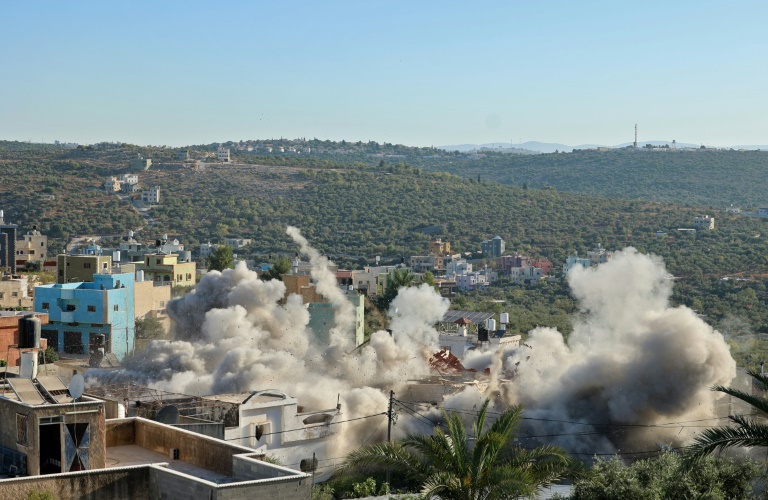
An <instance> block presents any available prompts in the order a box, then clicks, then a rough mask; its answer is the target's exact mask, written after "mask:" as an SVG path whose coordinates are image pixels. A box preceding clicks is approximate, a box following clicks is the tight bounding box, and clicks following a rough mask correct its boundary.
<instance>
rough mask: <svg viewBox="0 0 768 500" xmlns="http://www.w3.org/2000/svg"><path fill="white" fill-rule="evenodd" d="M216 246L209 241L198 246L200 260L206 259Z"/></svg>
mask: <svg viewBox="0 0 768 500" xmlns="http://www.w3.org/2000/svg"><path fill="white" fill-rule="evenodd" d="M218 246H219V244H218V243H211V242H210V241H209V242H208V243H203V244H202V245H200V258H201V259H207V258H208V257H210V256H211V254H212V253H213V251H214V250H215V249H216V247H218Z"/></svg>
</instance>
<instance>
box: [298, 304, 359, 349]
mask: <svg viewBox="0 0 768 500" xmlns="http://www.w3.org/2000/svg"><path fill="white" fill-rule="evenodd" d="M346 297H347V300H349V301H350V302H351V303H352V305H353V306H354V309H355V331H354V343H355V347H357V346H359V345H362V343H363V341H364V340H365V297H364V296H363V295H357V294H355V293H353V294H348V295H346ZM307 309H308V310H309V325H308V326H309V327H310V328H311V329H312V331H313V332H314V334H315V336H316V337H317V338H318V339H320V345H330V342H331V336H330V332H331V328H333V325H334V322H335V321H336V313H337V309H336V308H335V307H334V306H333V304H331V303H330V302H327V301H325V300H323V301H322V302H310V303H308V304H307Z"/></svg>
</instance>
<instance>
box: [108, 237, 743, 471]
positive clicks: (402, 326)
mask: <svg viewBox="0 0 768 500" xmlns="http://www.w3.org/2000/svg"><path fill="white" fill-rule="evenodd" d="M288 234H289V235H290V236H291V237H292V238H293V239H294V240H295V241H296V242H297V244H298V245H299V246H300V249H301V252H302V253H303V254H304V255H306V256H307V257H308V258H309V261H310V264H311V273H312V278H313V281H314V282H315V284H316V286H317V290H318V291H319V292H320V293H321V294H322V295H323V296H324V297H325V298H326V299H327V300H328V301H329V302H331V303H332V304H333V305H334V306H335V309H336V311H337V313H336V316H335V322H334V325H333V327H332V330H331V336H330V342H329V343H327V344H325V345H323V344H321V343H319V342H318V339H317V337H316V336H315V335H314V333H313V332H312V331H311V329H309V328H308V324H309V313H308V310H307V308H306V306H305V305H304V304H302V303H301V298H300V297H299V296H296V295H291V296H289V297H288V298H287V299H286V300H283V297H284V295H285V290H286V288H285V286H284V285H283V283H282V282H280V281H276V280H273V281H268V282H265V281H261V280H260V279H259V278H258V276H257V275H256V273H254V272H252V271H249V270H248V269H247V268H246V266H245V264H243V263H240V264H238V266H237V267H236V268H235V269H228V270H225V271H223V272H217V271H212V272H209V273H208V274H206V275H205V276H204V277H203V278H202V279H201V280H200V283H199V284H198V285H197V286H196V288H195V290H194V291H193V292H192V293H190V294H188V295H186V296H184V297H182V298H180V299H176V300H173V301H172V302H171V303H170V304H169V306H168V309H169V314H170V315H171V317H172V319H173V321H174V329H173V332H172V333H173V334H174V338H175V340H173V341H154V342H152V343H151V344H150V346H149V347H148V348H147V349H146V350H145V351H143V352H140V353H137V354H136V355H135V356H133V357H131V358H129V359H128V360H126V362H125V363H124V367H125V368H124V369H122V370H119V371H117V372H102V373H98V372H97V373H96V376H97V377H98V378H99V380H100V381H105V382H108V381H115V380H121V381H126V380H131V381H136V382H138V383H144V384H147V385H150V386H152V387H156V388H160V389H166V390H171V391H174V392H181V393H187V394H200V395H207V394H221V393H231V392H243V391H253V390H262V389H280V390H282V391H284V392H286V393H288V394H290V395H291V396H295V397H297V398H298V399H299V401H300V404H302V405H304V406H306V407H308V408H315V409H322V408H330V407H333V406H335V404H336V400H337V397H339V395H340V398H341V404H342V411H343V412H344V415H343V418H344V419H354V418H357V417H363V416H366V415H372V414H377V413H381V412H383V411H384V410H385V409H386V407H387V394H388V391H389V390H390V389H393V390H395V391H396V393H399V394H401V393H402V392H400V391H401V389H403V388H404V385H405V384H406V383H407V382H408V381H409V380H414V379H419V378H420V377H422V376H425V375H428V374H430V368H429V364H428V359H429V357H430V356H431V355H432V354H433V353H435V352H436V351H437V350H438V349H439V335H438V333H437V331H436V330H435V328H434V325H435V323H437V322H438V321H439V320H440V318H441V317H442V316H443V314H444V313H445V311H446V310H447V309H448V305H449V304H448V301H447V300H446V299H443V298H441V297H440V296H439V295H438V294H437V293H436V292H435V290H434V289H432V288H431V287H429V286H428V285H421V286H419V287H413V288H407V289H401V290H400V293H399V294H398V296H397V297H396V298H395V300H394V301H393V302H392V305H391V307H390V311H389V316H390V319H391V322H390V328H391V330H392V334H390V333H388V332H386V331H378V332H375V333H373V335H372V336H371V338H370V342H369V343H367V344H366V345H364V346H362V347H360V348H357V349H355V348H354V340H353V339H354V336H353V328H354V323H355V320H354V316H353V311H352V309H351V307H350V306H349V302H348V301H347V299H346V298H345V297H344V295H343V293H342V291H341V290H340V289H339V288H338V286H337V283H336V277H335V275H334V274H333V273H332V272H331V271H330V270H329V267H328V264H329V262H328V260H327V259H326V258H325V257H323V256H322V255H320V253H319V252H318V251H316V250H315V249H313V248H312V247H311V246H310V245H309V244H308V242H307V241H306V239H305V238H303V237H302V236H301V234H300V233H299V231H298V230H297V229H296V228H288ZM568 281H569V284H570V286H571V288H572V290H573V294H574V296H575V297H576V298H577V299H578V300H579V302H580V304H581V308H582V313H581V314H580V316H579V319H578V321H577V323H576V324H575V325H574V330H573V332H572V333H571V335H569V337H568V338H567V339H565V338H564V337H563V335H561V334H560V333H559V332H557V331H556V330H553V329H549V328H538V329H536V330H533V331H532V332H530V334H529V336H528V338H527V339H526V340H525V341H524V344H522V345H521V347H519V348H508V349H502V350H498V351H487V350H486V351H481V350H478V351H470V354H469V355H468V356H467V357H466V358H465V359H463V360H462V361H463V362H464V365H465V366H467V367H468V368H474V369H476V370H477V375H476V376H477V377H479V378H482V377H484V376H485V375H483V372H484V370H485V369H486V368H489V369H490V375H489V376H488V378H489V380H488V381H487V382H488V383H487V384H480V387H487V389H485V390H483V391H482V392H481V391H480V390H479V389H477V388H476V387H472V386H470V387H468V388H466V389H465V390H463V391H460V392H458V393H455V394H453V395H451V396H448V397H446V399H445V400H444V402H443V403H444V406H445V407H447V408H457V409H464V410H472V409H473V408H478V407H479V406H480V404H481V403H482V400H483V399H484V398H486V397H490V398H491V399H492V400H493V408H494V410H495V411H501V410H503V409H504V408H506V407H507V406H508V405H511V404H518V403H522V404H523V405H524V406H525V416H526V417H527V418H529V419H533V420H526V423H525V426H524V428H523V434H524V435H528V436H547V437H546V438H543V439H542V441H543V442H548V443H556V444H560V445H562V446H565V447H566V448H567V449H569V450H571V451H574V452H577V453H596V452H597V453H600V452H606V453H611V452H613V451H616V450H622V451H623V450H631V449H649V448H654V447H656V446H657V444H658V443H660V442H664V443H669V442H673V443H678V442H680V440H684V439H685V438H686V433H685V432H681V428H680V427H674V428H672V429H667V428H662V429H659V428H657V427H654V428H644V427H627V426H626V425H628V424H629V425H633V424H654V423H663V422H668V421H686V420H694V419H699V418H708V417H711V416H712V415H713V411H712V410H713V407H714V405H716V404H717V402H716V401H715V399H714V397H715V395H714V393H712V392H711V391H709V387H710V386H712V385H715V384H723V385H727V384H728V383H729V382H730V380H731V379H732V378H733V377H734V375H735V363H734V361H733V359H732V358H731V355H730V353H729V350H728V346H727V345H726V343H725V342H724V340H723V337H722V336H721V335H720V334H719V333H717V332H715V331H713V330H712V328H711V327H709V326H708V325H707V324H706V323H705V322H704V321H703V320H702V319H700V318H699V317H697V316H696V314H695V313H694V312H693V311H691V310H690V309H688V308H685V307H676V308H673V307H670V305H669V298H670V295H671V291H672V281H671V280H669V279H667V274H666V271H665V269H664V265H663V263H662V261H661V259H659V258H657V257H653V256H646V255H642V254H639V253H638V252H637V251H635V250H634V249H631V248H630V249H627V250H625V251H623V252H619V253H617V254H616V255H615V257H614V258H613V260H612V261H610V262H608V263H606V264H602V265H601V266H599V267H598V268H596V269H589V270H587V269H581V268H576V269H574V270H572V271H571V272H570V273H569V275H568ZM469 414H471V411H467V412H465V415H469ZM402 417H403V418H402V419H401V425H399V426H398V428H397V429H396V431H398V433H402V432H403V431H405V430H418V431H422V432H431V429H430V428H428V427H424V426H421V427H420V426H419V425H417V424H416V423H415V421H410V422H409V421H408V419H407V418H406V417H407V416H406V415H405V414H403V415H402ZM431 418H433V419H439V412H434V413H432V415H431ZM468 418H469V417H468ZM380 422H381V421H380V419H378V418H376V419H367V420H361V421H359V422H355V423H353V424H345V425H344V427H345V428H344V429H341V428H340V429H338V432H337V436H336V439H337V444H338V445H339V447H338V448H337V452H338V453H343V452H345V451H348V450H349V449H351V448H353V447H355V446H357V445H359V444H362V442H363V441H366V440H370V439H373V440H375V439H376V438H378V437H381V436H380V434H381V431H382V430H383V429H385V428H386V426H382V427H380V428H379V427H377V425H378V424H380ZM422 423H423V421H422ZM578 423H589V424H590V425H581V424H578ZM595 423H599V424H622V425H624V426H622V427H618V428H615V429H614V428H613V427H601V426H597V427H595V426H593V425H591V424H595ZM376 429H379V431H378V432H379V434H377V433H376V432H377V431H376ZM342 444H343V445H344V446H342ZM337 456H341V455H337Z"/></svg>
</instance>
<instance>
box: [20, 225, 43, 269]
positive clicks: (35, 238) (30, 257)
mask: <svg viewBox="0 0 768 500" xmlns="http://www.w3.org/2000/svg"><path fill="white" fill-rule="evenodd" d="M46 259H48V237H47V236H45V235H44V234H40V231H38V230H37V226H32V231H28V232H27V234H25V235H24V236H23V237H22V239H20V240H19V241H17V242H16V266H17V267H18V268H24V267H25V266H26V265H27V263H33V262H40V263H41V264H44V263H45V262H46Z"/></svg>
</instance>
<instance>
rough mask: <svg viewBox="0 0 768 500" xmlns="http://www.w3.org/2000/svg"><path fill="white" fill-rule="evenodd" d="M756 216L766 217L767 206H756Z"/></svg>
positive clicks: (767, 213) (767, 212)
mask: <svg viewBox="0 0 768 500" xmlns="http://www.w3.org/2000/svg"><path fill="white" fill-rule="evenodd" d="M757 216H758V217H768V208H758V209H757Z"/></svg>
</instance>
